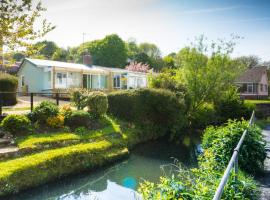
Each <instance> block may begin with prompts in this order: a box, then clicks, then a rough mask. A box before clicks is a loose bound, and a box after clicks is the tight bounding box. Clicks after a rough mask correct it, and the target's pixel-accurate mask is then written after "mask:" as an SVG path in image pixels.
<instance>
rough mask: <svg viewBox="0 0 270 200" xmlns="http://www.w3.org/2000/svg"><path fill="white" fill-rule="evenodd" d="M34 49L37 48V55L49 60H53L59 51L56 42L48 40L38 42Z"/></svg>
mask: <svg viewBox="0 0 270 200" xmlns="http://www.w3.org/2000/svg"><path fill="white" fill-rule="evenodd" d="M34 47H36V48H37V54H39V55H43V56H44V57H45V58H47V59H51V58H52V56H53V54H54V53H55V52H56V50H57V49H59V47H58V46H57V45H56V44H55V42H52V41H47V40H44V41H42V42H37V43H36V44H34Z"/></svg>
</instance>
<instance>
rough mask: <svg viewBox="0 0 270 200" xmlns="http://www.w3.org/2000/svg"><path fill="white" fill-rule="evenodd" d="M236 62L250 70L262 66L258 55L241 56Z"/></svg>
mask: <svg viewBox="0 0 270 200" xmlns="http://www.w3.org/2000/svg"><path fill="white" fill-rule="evenodd" d="M235 61H236V62H237V63H238V64H240V65H242V66H243V67H245V68H246V69H250V68H252V67H255V66H257V65H259V64H260V58H259V57H258V56H256V55H250V56H241V57H238V58H236V59H235Z"/></svg>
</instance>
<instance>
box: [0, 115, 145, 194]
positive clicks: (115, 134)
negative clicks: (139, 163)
mask: <svg viewBox="0 0 270 200" xmlns="http://www.w3.org/2000/svg"><path fill="white" fill-rule="evenodd" d="M106 119H107V122H108V123H107V125H106V126H105V127H103V128H101V129H97V130H86V132H84V133H76V132H71V131H69V132H64V131H59V132H54V133H42V134H40V133H33V134H30V135H26V136H20V137H18V138H16V140H15V142H16V144H17V146H18V148H19V152H21V155H19V156H20V157H17V158H9V159H7V160H5V161H2V162H0V196H3V195H8V194H13V193H17V192H19V191H21V190H24V189H27V188H31V187H34V186H37V185H40V184H43V183H46V182H48V181H51V180H54V179H57V178H61V177H63V176H66V175H68V174H71V173H78V172H80V171H84V170H91V169H95V168H97V167H100V166H103V165H106V164H108V163H111V162H113V161H116V160H118V159H121V158H123V157H125V156H127V155H128V153H129V151H128V149H130V148H132V147H134V145H136V144H138V143H141V142H143V141H146V140H147V139H150V138H147V137H143V134H142V131H141V130H140V129H139V128H138V127H135V126H134V125H131V124H129V123H127V122H123V121H119V120H117V119H115V118H114V119H113V118H112V117H106Z"/></svg>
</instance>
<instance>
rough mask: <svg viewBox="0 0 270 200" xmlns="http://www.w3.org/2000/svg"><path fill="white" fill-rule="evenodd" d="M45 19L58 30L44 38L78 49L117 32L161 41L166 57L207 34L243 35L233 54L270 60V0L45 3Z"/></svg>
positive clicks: (77, 0)
mask: <svg viewBox="0 0 270 200" xmlns="http://www.w3.org/2000/svg"><path fill="white" fill-rule="evenodd" d="M42 3H43V6H44V7H46V8H47V11H46V12H45V13H43V17H44V18H46V19H47V20H48V21H49V22H51V23H52V24H53V25H55V26H56V29H55V30H53V31H51V32H50V33H48V34H47V35H46V36H45V38H44V39H47V40H52V41H55V42H56V43H57V44H58V45H59V46H61V47H68V46H70V47H72V46H77V45H79V44H81V43H82V42H83V33H85V36H84V39H85V41H89V40H94V39H101V38H103V37H104V36H106V35H108V34H113V33H116V34H118V35H119V36H120V37H121V38H122V39H124V40H127V39H129V38H135V39H136V41H137V42H138V43H141V42H150V43H155V44H156V45H157V46H158V47H159V48H160V50H161V52H162V55H167V54H169V53H171V52H178V51H179V50H180V49H181V48H183V47H185V46H186V45H188V44H190V42H192V41H194V38H195V37H198V36H200V35H202V34H203V35H204V36H206V37H207V38H208V40H209V41H211V40H214V41H216V40H217V39H219V38H222V39H227V40H228V39H230V36H231V34H235V35H238V36H241V37H243V39H241V40H239V41H238V44H237V46H236V48H235V51H234V54H233V56H241V55H258V56H259V57H261V58H262V60H265V61H268V60H270V12H269V9H270V1H267V0H226V1H225V0H223V1H221V0H42Z"/></svg>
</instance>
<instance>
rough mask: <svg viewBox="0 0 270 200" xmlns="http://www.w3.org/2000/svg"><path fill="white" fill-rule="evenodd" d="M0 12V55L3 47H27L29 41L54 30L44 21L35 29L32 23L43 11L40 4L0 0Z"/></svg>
mask: <svg viewBox="0 0 270 200" xmlns="http://www.w3.org/2000/svg"><path fill="white" fill-rule="evenodd" d="M0 11H1V12H0V54H1V55H2V52H3V47H4V46H5V47H7V48H10V49H14V48H15V47H17V46H27V44H28V41H29V40H34V39H36V38H39V37H42V36H44V35H45V34H46V33H48V32H49V31H51V30H52V29H53V28H54V27H53V26H52V25H51V24H50V23H48V22H47V21H46V20H45V19H44V20H43V21H42V27H41V28H40V29H38V30H37V29H35V27H34V23H35V22H36V21H37V19H38V18H40V17H41V12H43V11H45V8H43V7H42V4H41V2H39V3H37V4H36V5H33V1H32V0H0ZM1 60H2V59H1Z"/></svg>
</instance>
